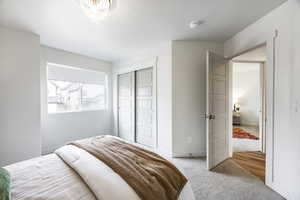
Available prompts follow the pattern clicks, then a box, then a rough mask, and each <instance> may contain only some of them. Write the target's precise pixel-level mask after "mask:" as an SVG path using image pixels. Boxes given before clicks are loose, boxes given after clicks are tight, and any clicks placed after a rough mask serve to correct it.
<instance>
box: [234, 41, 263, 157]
mask: <svg viewBox="0 0 300 200" xmlns="http://www.w3.org/2000/svg"><path fill="white" fill-rule="evenodd" d="M261 46H264V44H263V45H261ZM250 51H251V50H250ZM245 53H247V52H245ZM235 63H254V64H259V80H260V83H259V103H260V104H259V108H260V110H261V112H260V114H259V143H260V150H261V151H262V152H263V153H266V151H265V136H266V130H265V127H266V105H265V104H266V102H265V99H266V92H265V91H266V84H265V82H266V76H265V75H266V70H265V67H266V66H267V64H266V63H267V62H265V61H247V60H243V61H241V60H234V61H233V60H230V64H229V75H228V77H229V78H228V81H229V85H228V86H229V88H228V91H229V105H228V107H229V110H228V118H229V120H228V123H229V124H228V133H229V137H228V138H229V142H228V144H229V157H232V156H233V145H232V139H233V138H232V129H233V125H232V113H233V112H232V109H230V108H232V106H231V105H232V103H233V102H232V97H233V93H232V90H233V88H232V86H233V83H232V80H233V65H234V64H235ZM230 131H231V132H230Z"/></svg>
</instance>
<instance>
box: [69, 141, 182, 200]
mask: <svg viewBox="0 0 300 200" xmlns="http://www.w3.org/2000/svg"><path fill="white" fill-rule="evenodd" d="M69 144H71V145H75V146H77V147H79V148H82V149H84V150H86V151H87V152H89V153H90V154H92V155H94V156H95V157H97V158H98V159H99V160H101V161H102V162H104V163H105V164H106V165H107V166H109V167H110V168H111V169H112V170H113V171H115V172H116V173H117V174H119V175H120V176H121V177H122V178H123V179H124V180H125V181H126V182H127V184H128V185H130V186H131V187H132V188H133V189H134V191H135V192H136V193H137V195H138V196H139V197H140V198H141V199H142V200H177V199H178V197H179V195H180V192H181V190H182V189H183V187H184V186H185V184H186V182H187V179H186V178H185V177H184V176H183V175H182V174H181V172H180V171H179V170H178V169H177V168H176V167H175V166H174V165H173V164H171V163H170V162H169V161H167V160H166V159H164V158H162V157H161V156H159V155H157V154H156V153H154V152H151V151H147V150H145V149H143V148H140V147H137V146H135V145H132V144H129V143H127V142H124V141H122V140H120V139H117V138H115V137H111V136H98V137H93V138H88V139H84V140H79V141H75V142H71V143H69ZM116 192H117V188H116Z"/></svg>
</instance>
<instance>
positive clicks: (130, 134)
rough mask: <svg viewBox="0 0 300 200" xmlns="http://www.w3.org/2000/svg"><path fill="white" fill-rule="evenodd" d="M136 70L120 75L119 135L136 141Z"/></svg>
mask: <svg viewBox="0 0 300 200" xmlns="http://www.w3.org/2000/svg"><path fill="white" fill-rule="evenodd" d="M134 81H135V80H134V72H131V73H126V74H120V75H119V76H118V109H119V111H118V129H119V137H121V138H123V139H125V140H128V141H131V142H135V135H134V133H135V126H134V121H135V116H134V115H135V113H134V93H135V92H134Z"/></svg>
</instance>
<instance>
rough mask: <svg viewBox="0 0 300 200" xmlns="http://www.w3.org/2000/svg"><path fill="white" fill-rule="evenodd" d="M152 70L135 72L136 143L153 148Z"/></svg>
mask: <svg viewBox="0 0 300 200" xmlns="http://www.w3.org/2000/svg"><path fill="white" fill-rule="evenodd" d="M153 103H154V101H153V69H152V68H147V69H143V70H139V71H136V142H137V143H139V144H143V145H146V146H149V147H153V146H154V130H153V121H154V120H153V119H154V112H153V110H154V108H153V106H154V105H153Z"/></svg>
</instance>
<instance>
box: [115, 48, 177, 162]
mask: <svg viewBox="0 0 300 200" xmlns="http://www.w3.org/2000/svg"><path fill="white" fill-rule="evenodd" d="M153 58H157V122H158V123H157V131H158V133H157V135H158V138H157V142H158V146H157V150H158V151H159V152H161V153H163V154H166V155H169V156H171V155H172V63H171V43H170V42H167V43H162V44H158V45H157V46H156V47H154V48H151V49H146V50H143V51H141V52H140V53H137V54H135V55H132V56H131V57H129V58H128V59H126V60H123V61H120V62H119V63H116V64H115V65H114V69H113V71H114V73H113V91H114V93H113V95H114V103H113V104H114V130H115V134H117V73H118V72H120V71H126V70H132V69H134V67H135V66H136V65H139V64H140V63H143V62H145V61H147V60H149V59H150V60H152V59H153Z"/></svg>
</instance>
